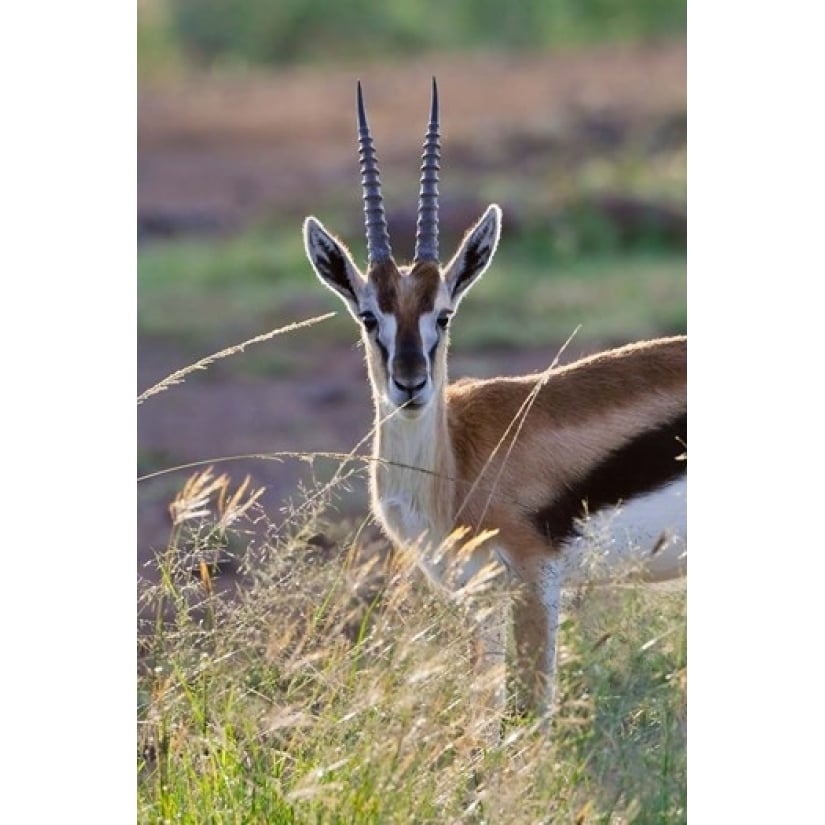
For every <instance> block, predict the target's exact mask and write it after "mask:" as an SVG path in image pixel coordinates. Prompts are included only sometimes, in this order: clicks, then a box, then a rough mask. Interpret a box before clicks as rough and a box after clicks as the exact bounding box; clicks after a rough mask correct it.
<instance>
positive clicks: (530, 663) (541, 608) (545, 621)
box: [513, 559, 562, 724]
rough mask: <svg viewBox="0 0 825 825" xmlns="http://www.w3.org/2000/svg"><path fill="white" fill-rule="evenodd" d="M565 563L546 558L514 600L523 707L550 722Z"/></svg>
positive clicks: (516, 674)
mask: <svg viewBox="0 0 825 825" xmlns="http://www.w3.org/2000/svg"><path fill="white" fill-rule="evenodd" d="M561 583H562V564H561V561H560V560H559V559H548V560H542V561H541V563H540V564H538V565H537V568H536V570H535V571H534V573H533V575H531V576H529V578H528V579H527V581H525V582H524V583H523V585H522V587H521V590H520V592H519V593H518V595H517V597H516V599H515V600H514V604H513V635H514V637H515V643H516V651H515V656H516V661H515V668H514V671H515V672H514V677H515V682H516V685H515V687H516V691H517V695H518V696H519V699H520V701H519V702H518V705H519V710H520V711H522V712H524V713H527V714H532V715H536V716H539V717H541V718H542V719H543V720H544V722H545V724H547V723H549V721H550V717H551V715H552V712H553V694H554V680H555V672H556V637H557V636H558V629H559V613H560V609H561Z"/></svg>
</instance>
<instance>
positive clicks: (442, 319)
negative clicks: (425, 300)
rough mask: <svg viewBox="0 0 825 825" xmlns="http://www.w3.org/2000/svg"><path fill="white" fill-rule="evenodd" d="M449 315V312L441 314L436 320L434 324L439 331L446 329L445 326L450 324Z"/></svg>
mask: <svg viewBox="0 0 825 825" xmlns="http://www.w3.org/2000/svg"><path fill="white" fill-rule="evenodd" d="M450 315H451V313H449V312H442V313H441V315H439V316H438V320H437V321H436V323H437V324H438V326H440V327H441V329H447V325H448V324H449V323H450Z"/></svg>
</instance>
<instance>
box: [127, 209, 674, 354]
mask: <svg viewBox="0 0 825 825" xmlns="http://www.w3.org/2000/svg"><path fill="white" fill-rule="evenodd" d="M577 215H578V213H573V216H572V217H569V218H567V219H565V220H564V221H560V222H559V223H558V225H555V226H548V225H546V224H545V225H540V224H538V223H536V224H533V225H528V226H525V227H524V228H523V229H522V230H521V231H520V232H518V233H509V234H507V235H506V236H505V237H504V238H503V239H502V243H501V246H500V248H499V250H498V253H497V255H496V259H495V261H494V262H493V265H492V268H491V270H490V272H489V273H488V274H487V275H485V277H484V278H483V279H482V281H481V282H480V283H479V284H478V285H477V286H476V287H475V288H474V289H473V294H472V295H471V296H470V297H469V298H468V299H467V300H466V301H465V302H464V303H463V304H462V307H461V317H460V318H459V319H458V321H457V323H456V324H455V331H454V334H453V340H454V343H455V344H456V346H457V347H460V348H462V349H465V351H466V350H471V349H480V348H484V347H524V346H534V347H542V346H551V347H552V346H557V345H558V344H560V343H561V342H563V341H564V340H565V338H566V337H567V336H568V335H569V334H570V333H571V332H572V331H573V330H574V329H575V327H576V326H577V325H578V324H582V325H583V326H582V329H581V332H580V333H579V336H578V340H580V341H587V340H591V341H599V342H606V343H614V342H615V343H620V342H626V341H630V340H633V339H636V338H642V337H649V336H655V335H662V334H675V333H681V332H684V331H685V329H686V295H685V279H686V261H685V255H684V249H683V248H680V247H679V245H674V244H673V243H670V242H668V241H667V239H664V238H661V237H657V236H656V235H653V234H652V235H648V236H644V235H642V236H639V237H635V238H624V239H623V238H621V237H619V236H617V235H616V233H615V232H613V231H612V230H611V228H610V227H609V226H604V225H602V224H600V223H599V221H598V220H597V219H596V218H595V217H594V216H593V215H590V214H585V215H583V216H581V217H582V220H581V221H580V222H579V223H575V222H574V221H573V217H576V216H577ZM356 255H357V253H356ZM362 263H363V262H362ZM330 310H338V311H339V317H338V318H336V319H334V320H333V321H329V322H327V323H324V324H322V325H321V326H319V327H317V328H316V329H315V331H314V332H313V336H312V338H313V340H314V341H315V342H316V343H317V345H318V346H319V347H324V346H327V344H328V343H329V342H330V341H332V340H334V341H339V342H354V341H355V340H356V338H357V334H356V331H355V329H354V327H353V325H352V322H351V320H350V319H349V317H348V316H347V314H346V312H344V311H343V310H342V308H341V306H340V304H339V302H338V301H337V300H336V298H335V297H334V296H333V295H332V294H331V293H329V292H328V291H327V290H325V289H324V288H323V287H322V285H321V284H320V283H318V281H317V280H316V278H315V277H314V275H313V273H312V269H311V267H310V265H309V262H308V261H307V260H306V255H305V253H304V249H303V244H302V240H301V235H300V229H299V227H298V226H295V227H284V226H262V225H259V226H257V227H253V228H250V229H248V230H246V231H244V232H242V233H240V234H238V235H234V236H232V237H227V238H216V237H212V238H205V239H204V238H182V239H179V240H168V241H159V242H155V243H152V244H147V245H146V246H145V247H144V248H142V250H141V254H140V256H139V257H138V325H139V332H140V333H141V334H143V335H155V336H165V337H169V338H175V339H176V340H178V341H179V342H181V343H184V344H188V345H189V346H190V347H191V348H192V351H193V352H199V353H200V354H203V353H204V352H207V351H209V350H210V349H216V348H218V347H219V346H226V345H229V344H234V343H238V342H239V341H241V340H243V339H244V338H247V337H251V336H252V335H255V334H258V333H261V332H264V331H266V330H268V329H274V328H275V327H278V326H281V325H283V324H286V323H290V322H292V321H296V320H300V319H302V318H305V317H310V316H311V315H315V314H320V313H323V312H328V311H330ZM262 357H263V354H262ZM245 360H246V361H247V362H248V366H249V368H250V369H255V363H254V357H250V358H247V359H245ZM282 367H283V365H282Z"/></svg>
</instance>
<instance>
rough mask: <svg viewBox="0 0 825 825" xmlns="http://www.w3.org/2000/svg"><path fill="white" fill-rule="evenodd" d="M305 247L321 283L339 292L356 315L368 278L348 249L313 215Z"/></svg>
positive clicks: (305, 228) (307, 224) (306, 222)
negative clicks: (366, 278) (360, 270)
mask: <svg viewBox="0 0 825 825" xmlns="http://www.w3.org/2000/svg"><path fill="white" fill-rule="evenodd" d="M304 247H305V248H306V253H307V257H308V258H309V261H310V263H311V264H312V268H313V269H314V270H315V274H316V275H317V276H318V278H319V279H320V280H321V283H322V284H324V286H326V287H329V289H331V290H332V291H333V292H335V293H336V294H337V295H339V296H340V297H341V298H342V299H343V300H344V303H345V304H346V305H347V308H348V309H349V311H350V312H351V313H352V314H353V315H357V314H358V299H359V297H360V296H361V294H362V292H363V290H364V286H365V280H364V276H363V275H361V273H360V272H359V271H358V267H357V266H356V265H355V263H354V262H353V260H352V256H351V255H350V253H349V250H348V249H347V248H346V247H345V246H344V245H343V244H342V243H341V242H340V241H339V240H338V239H337V238H335V237H334V236H333V235H330V233H329V232H327V230H326V229H324V226H323V224H322V223H321V222H320V221H319V220H317V219H316V218H313V217H309V218H307V219H306V220H305V221H304Z"/></svg>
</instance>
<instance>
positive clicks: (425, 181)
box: [304, 78, 501, 418]
mask: <svg viewBox="0 0 825 825" xmlns="http://www.w3.org/2000/svg"><path fill="white" fill-rule="evenodd" d="M358 142H359V147H360V150H359V153H360V158H361V182H362V186H363V192H364V215H365V225H366V231H367V259H368V266H367V271H366V275H364V274H362V272H361V271H360V270H359V269H358V267H357V266H356V264H355V262H354V261H353V259H352V255H351V254H350V253H349V250H348V249H347V248H346V247H345V246H344V244H343V243H341V241H339V240H338V239H337V238H336V237H335V236H333V235H331V234H330V233H329V232H327V230H326V229H325V228H324V226H323V225H322V224H321V222H320V221H319V220H317V219H316V218H313V217H309V218H307V219H306V220H305V221H304V243H305V246H306V251H307V255H308V256H309V260H310V262H311V263H312V266H313V268H314V269H315V272H316V273H317V275H318V277H319V278H320V279H321V281H322V283H324V284H325V285H326V286H327V287H329V288H330V289H331V290H333V292H335V293H336V294H337V295H338V296H339V297H340V298H341V299H342V300H343V302H344V304H345V305H346V307H347V309H348V310H349V311H350V313H351V314H352V316H353V317H354V318H355V319H356V320H357V321H358V322H359V323H360V325H361V336H362V338H363V340H364V347H365V349H366V353H367V366H368V369H369V373H370V379H371V381H372V384H373V389H374V392H375V394H376V400H377V401H378V402H379V403H381V404H384V405H388V406H389V407H390V408H401V414H402V415H403V416H405V417H409V418H415V417H417V416H418V415H419V414H420V413H421V411H422V410H424V409H426V408H427V406H428V405H429V404H430V402H431V401H432V400H433V398H434V397H435V396H436V395H437V394H438V393H439V392H440V391H441V390H442V389H443V387H444V385H445V382H446V352H447V338H448V335H447V329H448V326H449V323H450V318H451V317H452V315H453V313H455V311H456V309H458V304H459V302H460V301H461V299H462V297H463V296H464V294H465V293H466V292H467V290H468V289H469V288H470V287H471V286H472V285H473V284H474V283H475V282H476V281H477V280H478V278H479V277H480V276H481V275H482V274H483V273H484V271H485V270H486V269H487V267H488V266H489V264H490V261H491V260H492V257H493V254H494V252H495V250H496V246H497V245H498V239H499V234H500V231H501V209H499V207H498V206H496V205H495V204H491V205H490V206H488V207H487V210H486V211H485V213H484V215H482V217H481V218H480V219H479V221H478V222H477V223H476V224H475V225H474V226H472V227H471V228H470V230H469V231H468V232H467V234H466V235H465V237H464V240H463V241H462V242H461V244H460V246H459V248H458V251H457V252H456V253H455V255H454V256H453V258H452V260H451V261H450V262H449V263H448V264H447V265H446V266H443V267H442V266H441V264H440V262H439V255H438V169H439V153H440V147H439V134H438V89H437V87H436V83H435V78H433V88H432V104H431V109H430V123H429V129H428V131H427V135H426V138H425V141H424V154H423V163H422V165H421V191H420V196H419V201H418V224H417V231H416V240H415V256H414V259H413V262H412V264H410V265H408V266H398V265H397V264H396V262H395V260H394V259H393V256H392V250H391V249H390V239H389V234H388V232H387V222H386V219H385V217H384V204H383V199H382V197H381V183H380V180H379V172H378V164H377V160H376V155H375V148H374V146H373V141H372V137H371V135H370V131H369V126H368V125H367V116H366V111H365V109H364V99H363V96H362V93H361V84H360V83H359V84H358Z"/></svg>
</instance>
